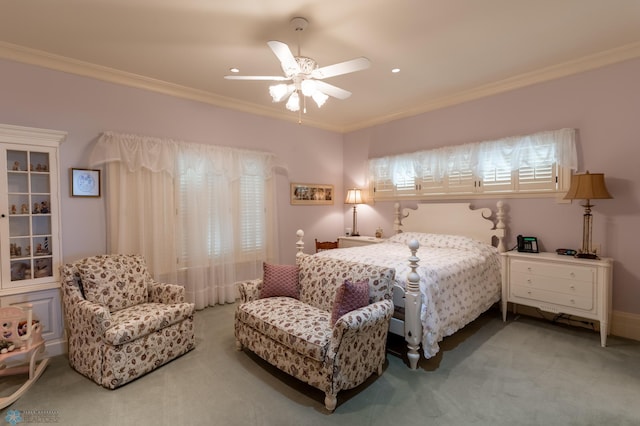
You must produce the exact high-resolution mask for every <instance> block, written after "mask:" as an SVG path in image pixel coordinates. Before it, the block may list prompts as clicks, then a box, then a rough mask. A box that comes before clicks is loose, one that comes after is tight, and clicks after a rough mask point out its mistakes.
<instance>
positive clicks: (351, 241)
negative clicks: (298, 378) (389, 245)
mask: <svg viewBox="0 0 640 426" xmlns="http://www.w3.org/2000/svg"><path fill="white" fill-rule="evenodd" d="M383 241H384V238H376V237H338V248H347V247H359V246H367V245H369V244H378V243H381V242H383Z"/></svg>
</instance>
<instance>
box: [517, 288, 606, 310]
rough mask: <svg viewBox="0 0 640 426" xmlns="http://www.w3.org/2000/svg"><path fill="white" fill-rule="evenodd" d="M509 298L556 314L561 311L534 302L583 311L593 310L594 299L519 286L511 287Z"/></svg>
mask: <svg viewBox="0 0 640 426" xmlns="http://www.w3.org/2000/svg"><path fill="white" fill-rule="evenodd" d="M511 297H512V298H513V300H514V301H516V302H517V299H525V300H526V301H527V303H526V304H528V305H532V306H538V307H539V308H540V309H542V310H546V311H551V312H557V311H559V310H561V309H554V308H553V307H546V308H545V306H544V304H540V303H536V302H546V303H551V304H554V305H560V306H565V307H570V308H574V309H580V310H584V311H593V310H594V303H593V302H594V299H593V297H592V296H589V297H585V296H580V295H574V294H564V293H556V292H553V291H548V290H542V289H537V288H532V287H525V286H520V285H513V286H512V287H511Z"/></svg>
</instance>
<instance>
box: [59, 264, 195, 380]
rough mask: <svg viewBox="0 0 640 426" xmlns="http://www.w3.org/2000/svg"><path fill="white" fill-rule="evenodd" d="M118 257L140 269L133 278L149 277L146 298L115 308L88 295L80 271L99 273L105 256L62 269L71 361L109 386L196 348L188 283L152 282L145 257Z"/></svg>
mask: <svg viewBox="0 0 640 426" xmlns="http://www.w3.org/2000/svg"><path fill="white" fill-rule="evenodd" d="M117 256H118V257H119V258H120V259H121V260H124V261H123V263H121V264H120V266H119V267H122V266H123V265H125V264H126V265H129V266H131V265H135V266H134V267H133V270H134V271H135V272H131V271H129V273H130V274H131V279H132V282H136V283H139V282H145V283H146V287H145V294H144V296H143V299H144V300H143V302H142V303H140V304H137V305H132V306H128V307H126V308H123V309H119V310H115V311H113V312H112V311H111V308H113V306H109V305H108V304H107V305H102V304H100V303H96V302H93V301H90V300H87V299H86V298H85V293H86V291H85V289H84V288H83V284H84V283H83V282H82V274H81V272H80V270H81V269H84V270H86V271H88V270H91V271H96V272H97V271H98V265H101V264H102V265H104V264H106V263H105V262H104V257H105V256H94V257H89V258H86V259H82V260H79V261H77V262H75V263H70V264H67V265H63V266H62V267H61V268H60V272H61V276H62V300H63V304H64V314H65V322H66V328H67V331H68V356H69V364H70V365H71V366H72V367H73V368H74V369H75V370H76V371H78V372H79V373H81V374H83V375H85V376H87V377H89V378H90V379H92V380H93V381H95V382H96V383H98V384H99V385H101V386H104V387H105V388H108V389H115V388H117V387H119V386H122V385H124V384H126V383H128V382H130V381H132V380H134V379H136V378H138V377H140V376H142V375H143V374H146V373H148V372H150V371H152V370H154V369H155V368H158V367H160V366H161V365H163V364H166V363H167V362H169V361H171V360H172V359H174V358H177V357H178V356H180V355H182V354H184V353H186V352H188V351H190V350H192V349H193V348H194V347H195V336H194V328H193V313H194V305H193V304H191V303H185V302H184V287H181V286H178V285H173V284H163V283H158V282H155V281H153V280H152V279H151V278H150V276H149V275H148V273H147V270H146V267H145V265H144V260H143V259H142V257H141V256H134V255H131V256H125V255H117ZM116 268H118V266H116ZM98 273H99V272H98ZM107 275H108V273H106V274H105V276H107Z"/></svg>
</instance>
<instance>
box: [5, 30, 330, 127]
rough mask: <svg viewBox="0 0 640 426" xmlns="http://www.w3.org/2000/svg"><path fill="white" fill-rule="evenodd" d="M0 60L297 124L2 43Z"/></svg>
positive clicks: (245, 105)
mask: <svg viewBox="0 0 640 426" xmlns="http://www.w3.org/2000/svg"><path fill="white" fill-rule="evenodd" d="M0 58H2V59H8V60H11V61H15V62H21V63H25V64H30V65H36V66H39V67H43V68H49V69H53V70H56V71H62V72H66V73H70V74H75V75H80V76H83V77H89V78H93V79H97V80H101V81H106V82H109V83H114V84H119V85H123V86H129V87H134V88H137V89H144V90H149V91H152V92H156V93H161V94H164V95H169V96H173V97H177V98H182V99H188V100H192V101H197V102H202V103H206V104H210V105H215V106H218V107H222V108H227V109H233V110H236V111H242V112H246V113H249V114H255V115H260V116H264V117H270V118H274V119H277V120H284V121H289V122H291V123H296V124H298V118H297V116H295V117H294V116H292V115H291V114H286V113H279V112H277V111H274V110H273V109H269V108H265V107H262V106H260V105H256V104H253V103H250V102H243V101H239V100H237V99H233V98H229V97H225V96H220V95H216V94H214V93H211V92H207V91H204V90H198V89H193V88H191V87H187V86H181V85H179V84H174V83H169V82H166V81H163V80H158V79H154V78H151V77H146V76H143V75H139V74H134V73H129V72H126V71H120V70H117V69H114V68H109V67H105V66H102V65H96V64H92V63H89V62H84V61H79V60H77V59H72V58H68V57H65V56H60V55H56V54H53V53H49V52H44V51H41V50H36V49H31V48H28V47H24V46H19V45H16V44H11V43H6V42H3V41H0ZM304 125H306V126H311V127H317V128H321V129H325V130H330V131H334V132H341V131H342V129H341V128H339V127H336V126H329V125H326V124H324V123H319V122H315V121H313V120H308V119H305V121H304Z"/></svg>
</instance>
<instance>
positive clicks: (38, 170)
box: [36, 163, 42, 172]
mask: <svg viewBox="0 0 640 426" xmlns="http://www.w3.org/2000/svg"><path fill="white" fill-rule="evenodd" d="M41 171H42V164H40V163H38V165H37V166H36V172H41Z"/></svg>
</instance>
